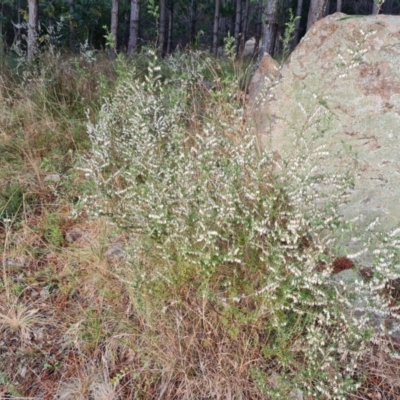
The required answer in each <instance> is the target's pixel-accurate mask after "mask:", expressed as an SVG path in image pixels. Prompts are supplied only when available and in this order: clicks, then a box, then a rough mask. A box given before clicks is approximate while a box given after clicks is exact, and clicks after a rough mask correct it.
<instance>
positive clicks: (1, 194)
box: [0, 182, 29, 223]
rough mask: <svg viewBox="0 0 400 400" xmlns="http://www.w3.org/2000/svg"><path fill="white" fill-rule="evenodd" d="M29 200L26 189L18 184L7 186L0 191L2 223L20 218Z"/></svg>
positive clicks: (0, 218) (0, 216) (0, 217)
mask: <svg viewBox="0 0 400 400" xmlns="http://www.w3.org/2000/svg"><path fill="white" fill-rule="evenodd" d="M27 200H29V196H28V197H27V193H26V189H25V188H24V187H23V186H22V185H20V184H19V183H18V182H13V183H9V184H6V185H5V186H3V187H2V189H1V190H0V223H4V221H5V220H14V219H15V218H17V219H18V218H19V216H20V215H21V213H22V212H23V210H24V205H25V201H27Z"/></svg>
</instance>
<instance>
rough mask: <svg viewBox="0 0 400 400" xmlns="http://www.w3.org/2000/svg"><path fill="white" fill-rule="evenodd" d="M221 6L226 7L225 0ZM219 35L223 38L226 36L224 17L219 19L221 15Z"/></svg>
mask: <svg viewBox="0 0 400 400" xmlns="http://www.w3.org/2000/svg"><path fill="white" fill-rule="evenodd" d="M221 6H222V7H226V0H222V3H221ZM220 8H221V7H220ZM220 11H221V10H220ZM219 34H220V37H223V38H224V37H225V35H226V17H221V15H220V16H219Z"/></svg>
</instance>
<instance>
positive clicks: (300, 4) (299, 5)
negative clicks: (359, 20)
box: [291, 0, 341, 50]
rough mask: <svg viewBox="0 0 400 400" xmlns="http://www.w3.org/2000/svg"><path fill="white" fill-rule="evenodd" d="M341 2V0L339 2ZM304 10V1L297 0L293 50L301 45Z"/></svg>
mask: <svg viewBox="0 0 400 400" xmlns="http://www.w3.org/2000/svg"><path fill="white" fill-rule="evenodd" d="M338 1H341V0H338ZM302 9H303V0H297V9H296V17H297V19H296V22H295V27H294V36H293V41H292V44H291V48H292V50H293V49H294V48H295V47H296V46H297V44H298V43H299V39H300V22H301V12H302Z"/></svg>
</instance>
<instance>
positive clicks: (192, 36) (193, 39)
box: [190, 0, 197, 45]
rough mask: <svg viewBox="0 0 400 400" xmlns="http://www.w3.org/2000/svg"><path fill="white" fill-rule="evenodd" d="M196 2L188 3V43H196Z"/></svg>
mask: <svg viewBox="0 0 400 400" xmlns="http://www.w3.org/2000/svg"><path fill="white" fill-rule="evenodd" d="M196 22H197V0H191V1H190V43H191V44H192V45H193V44H195V43H196Z"/></svg>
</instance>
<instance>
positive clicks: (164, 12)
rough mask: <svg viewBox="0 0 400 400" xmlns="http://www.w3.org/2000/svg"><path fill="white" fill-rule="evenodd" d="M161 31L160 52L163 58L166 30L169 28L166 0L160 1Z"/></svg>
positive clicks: (159, 36)
mask: <svg viewBox="0 0 400 400" xmlns="http://www.w3.org/2000/svg"><path fill="white" fill-rule="evenodd" d="M159 21H160V22H159V31H158V52H159V53H160V55H161V56H164V55H165V50H166V28H167V6H166V0H160V12H159Z"/></svg>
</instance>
